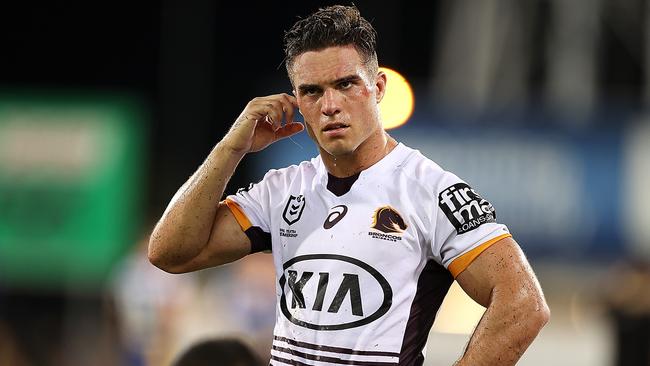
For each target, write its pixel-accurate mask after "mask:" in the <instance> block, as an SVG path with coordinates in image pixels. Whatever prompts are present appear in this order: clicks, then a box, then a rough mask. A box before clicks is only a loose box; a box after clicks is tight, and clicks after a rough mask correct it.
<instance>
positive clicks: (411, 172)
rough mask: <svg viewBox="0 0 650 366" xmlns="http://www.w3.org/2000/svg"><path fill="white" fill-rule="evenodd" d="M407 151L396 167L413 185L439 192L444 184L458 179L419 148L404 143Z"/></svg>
mask: <svg viewBox="0 0 650 366" xmlns="http://www.w3.org/2000/svg"><path fill="white" fill-rule="evenodd" d="M404 147H405V148H406V151H407V153H406V154H405V158H404V160H403V161H402V163H401V164H399V166H398V168H399V170H400V173H401V174H402V175H403V176H405V177H407V179H409V180H411V181H412V183H413V184H414V186H416V187H420V188H422V189H424V190H426V191H434V192H439V191H440V190H443V189H444V188H445V187H444V186H445V185H448V184H453V183H455V182H458V181H460V178H458V177H457V176H456V175H455V174H453V173H451V172H449V171H447V170H445V169H444V168H442V167H441V166H440V165H438V163H436V162H435V161H433V160H431V159H430V158H429V157H427V156H425V155H424V154H422V153H421V152H420V151H419V150H417V149H413V148H410V147H408V146H406V145H404Z"/></svg>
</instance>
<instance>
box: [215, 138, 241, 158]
mask: <svg viewBox="0 0 650 366" xmlns="http://www.w3.org/2000/svg"><path fill="white" fill-rule="evenodd" d="M217 149H220V150H222V151H223V152H224V153H226V154H229V155H231V156H235V157H238V158H242V157H243V156H244V155H246V154H247V153H248V150H247V149H246V148H244V147H241V146H237V144H233V143H232V142H231V141H230V140H229V139H228V138H227V137H225V138H224V139H223V140H221V141H220V142H219V143H218V144H217Z"/></svg>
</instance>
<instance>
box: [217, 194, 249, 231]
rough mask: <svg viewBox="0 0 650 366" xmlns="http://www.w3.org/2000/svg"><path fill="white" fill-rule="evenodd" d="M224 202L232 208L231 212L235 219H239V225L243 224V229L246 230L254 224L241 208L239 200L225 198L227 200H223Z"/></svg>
mask: <svg viewBox="0 0 650 366" xmlns="http://www.w3.org/2000/svg"><path fill="white" fill-rule="evenodd" d="M223 202H224V203H225V204H226V206H228V208H229V209H230V212H232V214H233V215H234V216H235V220H237V222H238V223H239V226H241V229H242V230H243V231H246V230H248V229H249V228H250V227H251V226H253V225H252V224H251V221H250V220H249V219H248V217H246V214H245V213H244V211H243V210H242V209H241V207H239V205H238V204H237V202H235V201H232V200H229V199H225V200H223Z"/></svg>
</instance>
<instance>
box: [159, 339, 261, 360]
mask: <svg viewBox="0 0 650 366" xmlns="http://www.w3.org/2000/svg"><path fill="white" fill-rule="evenodd" d="M172 365H173V366H212V365H223V366H261V365H262V362H261V360H260V359H259V358H258V357H257V356H256V355H255V354H254V353H253V351H252V350H251V349H250V348H249V347H248V346H247V345H246V344H244V343H243V342H241V341H240V340H238V339H206V340H203V341H200V342H198V343H196V344H194V345H192V346H191V347H190V348H188V349H186V350H185V351H183V352H182V353H181V354H180V356H179V357H178V358H177V359H176V360H175V361H174V362H173V363H172Z"/></svg>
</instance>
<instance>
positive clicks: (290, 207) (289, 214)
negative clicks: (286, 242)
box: [282, 194, 305, 225]
mask: <svg viewBox="0 0 650 366" xmlns="http://www.w3.org/2000/svg"><path fill="white" fill-rule="evenodd" d="M304 210H305V196H303V195H302V194H301V195H300V196H293V195H292V196H289V200H288V201H287V205H286V206H284V211H283V212H282V218H283V219H284V222H286V223H287V224H289V225H291V224H293V223H295V222H297V221H298V220H300V216H302V211H304Z"/></svg>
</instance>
